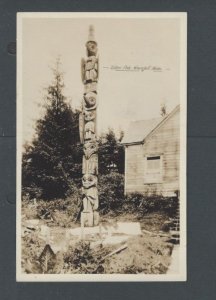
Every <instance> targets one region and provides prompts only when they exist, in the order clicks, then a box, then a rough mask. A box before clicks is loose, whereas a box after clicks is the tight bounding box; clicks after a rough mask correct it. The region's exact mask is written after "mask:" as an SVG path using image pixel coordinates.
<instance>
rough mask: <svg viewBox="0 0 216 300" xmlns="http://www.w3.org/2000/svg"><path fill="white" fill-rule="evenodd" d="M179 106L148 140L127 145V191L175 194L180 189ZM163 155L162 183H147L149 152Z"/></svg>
mask: <svg viewBox="0 0 216 300" xmlns="http://www.w3.org/2000/svg"><path fill="white" fill-rule="evenodd" d="M179 115H180V113H179V109H178V110H177V111H176V112H174V114H173V115H170V117H168V118H167V120H165V121H164V122H163V123H162V124H161V125H159V126H158V128H156V129H155V130H154V131H153V132H152V133H151V134H150V135H149V137H147V138H146V140H145V141H144V144H138V145H128V146H126V147H125V152H126V155H125V193H131V192H141V193H153V192H156V193H157V194H163V195H174V193H175V191H176V190H178V189H179V160H180V127H179V125H180V120H179ZM148 155H153V156H154V155H161V156H162V172H163V173H162V181H161V183H145V179H144V172H145V170H144V167H145V156H148Z"/></svg>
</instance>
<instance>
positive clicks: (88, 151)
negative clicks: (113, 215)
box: [79, 26, 99, 235]
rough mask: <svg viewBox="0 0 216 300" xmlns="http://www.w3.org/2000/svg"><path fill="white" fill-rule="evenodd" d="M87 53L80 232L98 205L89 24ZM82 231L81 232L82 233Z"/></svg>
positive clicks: (94, 54)
mask: <svg viewBox="0 0 216 300" xmlns="http://www.w3.org/2000/svg"><path fill="white" fill-rule="evenodd" d="M86 54H87V57H86V58H83V59H82V60H81V77H82V82H83V84H84V93H83V101H82V111H81V113H80V118H79V129H80V141H81V143H82V144H83V165H82V174H83V178H82V198H83V211H82V213H81V227H82V232H83V231H84V227H85V226H97V225H98V223H99V213H98V211H97V209H98V189H97V179H98V178H97V177H98V142H97V126H96V120H97V82H98V62H99V59H98V48H97V42H96V40H95V37H94V28H93V26H90V27H89V37H88V40H87V42H86ZM82 235H83V233H82Z"/></svg>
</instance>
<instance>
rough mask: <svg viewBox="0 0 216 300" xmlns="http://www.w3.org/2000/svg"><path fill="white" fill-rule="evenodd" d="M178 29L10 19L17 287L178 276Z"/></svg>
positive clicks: (181, 251)
mask: <svg viewBox="0 0 216 300" xmlns="http://www.w3.org/2000/svg"><path fill="white" fill-rule="evenodd" d="M186 33H187V14H186V13H18V14H17V55H18V56H17V244H16V246H17V248H16V249H17V250H16V251H17V259H16V266H17V271H16V272H17V281H56V282H58V281H185V280H186V120H187V118H186V104H187V100H186V82H187V80H186V69H187V68H186V46H187V45H186V40H187V38H186Z"/></svg>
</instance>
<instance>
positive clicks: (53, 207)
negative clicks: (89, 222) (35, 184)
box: [37, 185, 82, 227]
mask: <svg viewBox="0 0 216 300" xmlns="http://www.w3.org/2000/svg"><path fill="white" fill-rule="evenodd" d="M81 199H82V198H81V191H80V189H78V188H77V186H76V185H73V186H72V188H71V193H70V195H69V196H68V197H67V198H66V199H56V200H50V201H48V202H47V201H43V200H39V201H37V216H38V217H39V218H41V219H47V220H52V223H51V224H52V226H58V225H60V226H62V227H71V225H72V224H73V223H75V222H76V221H77V220H78V218H79V213H80V210H81V206H82V201H81Z"/></svg>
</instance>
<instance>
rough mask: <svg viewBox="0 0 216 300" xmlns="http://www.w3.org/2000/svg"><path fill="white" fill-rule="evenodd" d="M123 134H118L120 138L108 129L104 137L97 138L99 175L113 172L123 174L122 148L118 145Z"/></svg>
mask: <svg viewBox="0 0 216 300" xmlns="http://www.w3.org/2000/svg"><path fill="white" fill-rule="evenodd" d="M123 135H124V133H123V132H121V133H120V138H119V139H118V138H117V137H116V134H115V132H114V131H113V130H112V129H110V128H109V130H108V132H107V133H106V134H105V135H101V136H100V137H99V141H98V143H99V150H98V160H99V174H109V173H111V172H113V171H115V172H118V173H120V174H124V146H123V145H122V144H121V143H120V142H121V140H122V138H123Z"/></svg>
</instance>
